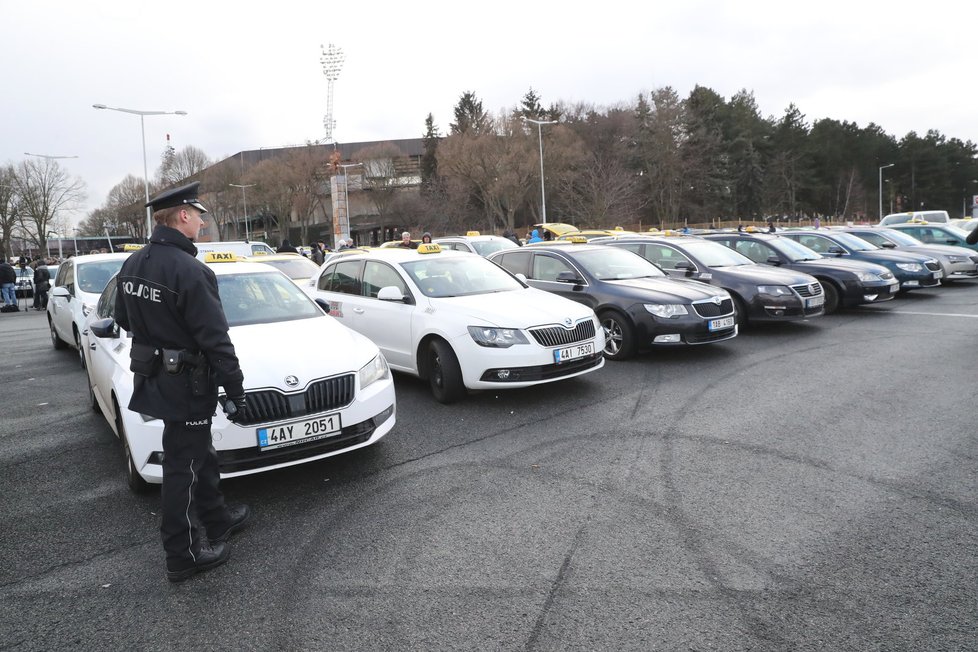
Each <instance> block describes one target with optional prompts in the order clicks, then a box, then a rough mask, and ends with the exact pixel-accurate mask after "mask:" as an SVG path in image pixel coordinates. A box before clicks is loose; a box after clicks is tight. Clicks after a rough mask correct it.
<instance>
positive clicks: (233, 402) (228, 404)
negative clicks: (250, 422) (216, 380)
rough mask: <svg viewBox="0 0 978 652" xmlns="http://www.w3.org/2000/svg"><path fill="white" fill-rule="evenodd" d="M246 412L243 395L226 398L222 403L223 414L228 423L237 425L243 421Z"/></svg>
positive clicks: (245, 401) (246, 405)
mask: <svg viewBox="0 0 978 652" xmlns="http://www.w3.org/2000/svg"><path fill="white" fill-rule="evenodd" d="M247 411H248V401H247V400H246V399H245V397H244V394H242V395H241V396H228V397H227V399H225V401H224V414H226V415H227V417H228V421H231V422H232V423H238V422H239V421H242V420H244V418H245V414H246V413H247Z"/></svg>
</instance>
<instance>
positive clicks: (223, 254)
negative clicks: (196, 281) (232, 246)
mask: <svg viewBox="0 0 978 652" xmlns="http://www.w3.org/2000/svg"><path fill="white" fill-rule="evenodd" d="M204 262H205V263H236V262H238V257H237V256H235V255H234V253H233V252H230V251H208V252H207V253H206V254H204Z"/></svg>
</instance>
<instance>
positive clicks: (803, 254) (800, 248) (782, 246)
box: [767, 238, 822, 263]
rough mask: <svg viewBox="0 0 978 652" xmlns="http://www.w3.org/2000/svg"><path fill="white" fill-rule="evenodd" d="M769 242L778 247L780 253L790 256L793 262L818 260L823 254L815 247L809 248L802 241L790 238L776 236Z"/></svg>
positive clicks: (789, 258)
mask: <svg viewBox="0 0 978 652" xmlns="http://www.w3.org/2000/svg"><path fill="white" fill-rule="evenodd" d="M767 243H768V244H769V245H771V246H772V247H774V248H775V249H777V250H778V251H779V252H780V253H782V254H784V255H785V256H787V257H788V260H790V261H791V262H793V263H801V262H804V261H806V260H818V259H819V258H821V257H822V254H820V253H818V252H817V251H815V250H814V249H809V248H808V247H806V246H805V245H803V244H801V243H800V242H795V241H794V240H792V239H790V238H774V239H772V240H768V241H767Z"/></svg>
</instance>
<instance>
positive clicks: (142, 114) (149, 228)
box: [92, 104, 187, 242]
mask: <svg viewBox="0 0 978 652" xmlns="http://www.w3.org/2000/svg"><path fill="white" fill-rule="evenodd" d="M92 107H94V108H96V109H108V110H109V111H121V112H122V113H131V114H132V115H138V116H139V128H140V131H141V132H142V135H143V188H144V190H145V192H146V203H147V204H148V203H149V171H148V168H147V165H146V120H145V118H146V116H148V115H187V112H186V111H138V110H136V109H123V108H121V107H116V106H106V105H104V104H93V105H92ZM152 233H153V211H152V210H151V209H150V207H149V206H147V207H146V241H147V242H148V241H149V236H150V234H152Z"/></svg>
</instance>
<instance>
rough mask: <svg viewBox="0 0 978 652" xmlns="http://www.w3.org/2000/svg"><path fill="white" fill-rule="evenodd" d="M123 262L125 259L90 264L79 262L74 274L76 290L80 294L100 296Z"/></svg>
mask: <svg viewBox="0 0 978 652" xmlns="http://www.w3.org/2000/svg"><path fill="white" fill-rule="evenodd" d="M124 262H125V258H116V259H115V260H102V261H99V262H92V263H82V262H79V263H78V270H77V272H76V276H77V279H76V283H77V285H78V289H79V290H81V291H82V292H91V293H92V294H101V293H102V290H104V289H105V286H106V284H107V283H108V282H109V279H110V278H112V277H113V276H115V275H116V272H118V271H119V269H120V268H122V263H124Z"/></svg>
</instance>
